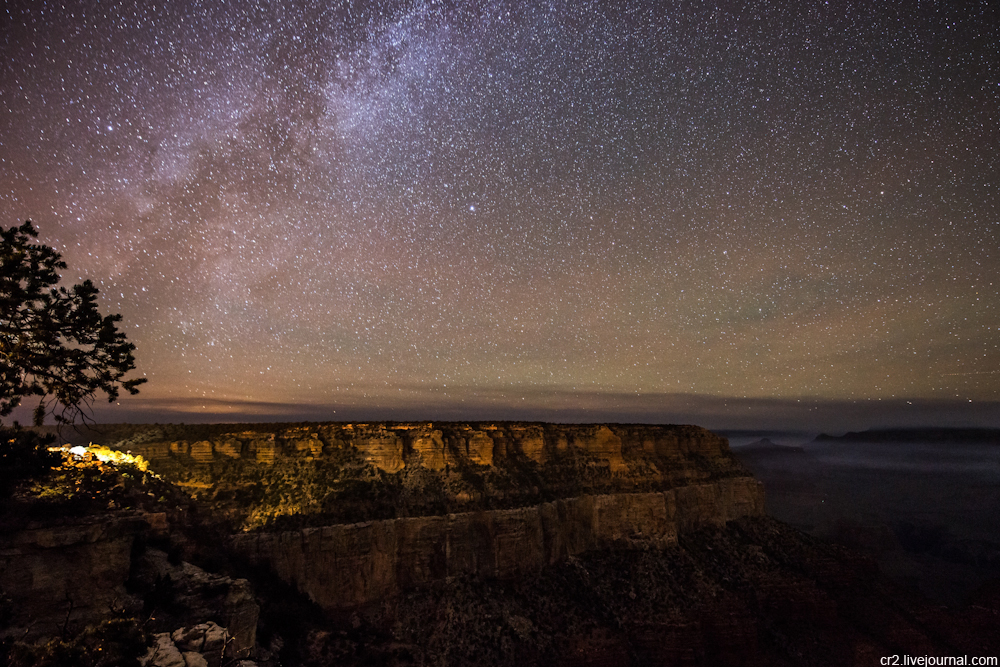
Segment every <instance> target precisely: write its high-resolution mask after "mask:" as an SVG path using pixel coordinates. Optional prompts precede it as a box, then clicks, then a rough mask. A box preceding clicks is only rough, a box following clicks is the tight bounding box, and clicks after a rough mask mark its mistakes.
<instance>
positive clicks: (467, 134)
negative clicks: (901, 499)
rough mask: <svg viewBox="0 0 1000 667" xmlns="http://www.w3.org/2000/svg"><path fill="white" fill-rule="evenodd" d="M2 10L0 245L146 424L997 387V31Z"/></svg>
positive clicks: (552, 410) (363, 11) (675, 6)
mask: <svg viewBox="0 0 1000 667" xmlns="http://www.w3.org/2000/svg"><path fill="white" fill-rule="evenodd" d="M911 4H912V6H910V5H911ZM16 5H17V3H8V4H7V9H6V10H5V13H3V14H0V21H2V24H3V29H2V34H3V37H2V42H0V49H2V50H0V54H2V63H0V65H2V70H0V174H2V183H0V214H2V215H0V223H2V224H3V225H4V226H5V227H6V226H10V225H14V224H17V223H19V222H20V221H22V220H24V219H27V218H30V219H31V220H33V221H34V222H35V224H36V226H37V227H38V228H39V230H40V232H41V238H42V240H43V241H44V242H46V243H49V244H51V245H53V246H55V247H56V248H57V249H59V250H60V251H61V252H62V253H63V255H64V258H65V260H66V261H67V263H68V264H69V270H68V271H67V273H66V278H67V279H68V280H79V279H82V278H83V277H90V278H92V279H93V280H94V281H95V283H97V285H98V287H99V288H100V289H101V294H102V305H103V307H104V308H105V309H106V310H108V311H111V312H120V313H121V314H122V315H123V317H124V319H123V326H124V328H125V330H126V332H127V333H128V335H129V338H130V340H132V341H133V342H134V343H135V344H136V346H137V366H138V369H139V371H140V372H141V373H144V374H145V375H146V377H148V378H149V383H148V384H147V385H144V387H143V391H142V397H143V398H144V400H145V401H146V403H143V405H145V406H146V407H147V408H149V409H153V408H150V406H154V407H155V406H157V405H159V406H162V407H164V409H166V408H167V407H169V406H173V408H177V409H182V410H184V411H188V412H189V413H199V412H200V413H203V416H204V415H208V416H214V417H218V416H219V415H227V414H238V415H240V416H245V415H247V414H252V413H254V412H255V411H264V412H268V411H270V412H269V414H270V413H274V412H275V411H277V412H281V411H282V410H285V411H286V412H289V411H290V412H289V413H294V411H295V409H297V408H296V407H294V406H297V407H298V408H302V409H304V408H305V407H309V409H311V410H314V411H315V414H320V413H322V414H324V415H329V417H330V418H337V415H345V414H361V413H364V414H368V415H371V417H372V418H378V417H381V418H392V417H394V416H398V415H402V414H404V413H405V414H411V413H412V414H418V413H421V411H423V413H421V414H426V415H427V417H428V418H435V416H436V415H452V416H454V415H458V416H464V417H467V418H474V417H477V416H478V417H482V418H496V417H498V416H516V415H518V414H521V413H519V412H518V411H519V410H520V411H522V412H524V411H525V410H527V412H524V414H529V413H530V411H531V410H536V411H539V410H540V411H541V412H537V414H541V415H542V416H549V417H553V418H558V417H559V416H560V414H563V413H562V412H560V411H565V410H572V409H576V408H581V407H585V406H600V405H605V406H607V405H614V406H617V408H616V409H620V411H621V414H624V415H628V414H636V413H643V414H646V413H648V415H650V416H651V418H652V417H655V413H656V410H657V408H656V405H658V401H664V402H669V401H670V400H673V399H670V397H671V396H674V397H675V398H676V396H678V395H680V396H687V397H689V398H690V397H691V396H695V397H699V396H700V397H707V398H713V400H715V399H719V400H721V399H727V400H728V399H732V400H735V401H740V400H744V399H748V400H771V399H774V400H807V401H811V400H820V401H822V400H832V401H858V400H861V401H870V400H886V401H891V400H897V401H904V400H911V399H912V400H917V401H921V400H924V401H927V400H936V401H954V402H958V401H961V402H968V401H973V402H976V401H980V402H981V401H996V400H997V398H998V396H1000V391H998V390H1000V347H998V345H1000V335H998V328H1000V308H998V306H1000V298H998V296H997V291H998V287H1000V239H998V236H1000V209H998V205H997V204H998V202H997V191H998V189H997V186H998V181H1000V177H998V173H1000V172H998V166H1000V165H998V160H997V146H1000V132H998V127H1000V55H998V53H1000V30H998V27H997V26H998V21H997V15H996V10H995V9H991V8H990V7H989V3H986V2H982V3H938V4H935V3H871V2H864V3H860V2H858V3H855V2H831V3H812V2H809V3H806V2H788V3H775V2H766V3H758V4H753V3H721V2H716V3H700V2H691V3H682V2H674V3H672V2H642V3H638V2H635V3H612V2H570V1H569V0H565V1H553V2H546V3H541V2H529V3H522V2H418V3H389V2H386V3H377V2H361V3H327V2H317V3H314V4H295V5H292V4H283V5H281V6H278V5H264V4H259V5H258V4H252V3H224V2H202V3H173V2H171V3H152V2H149V3H139V6H138V8H137V7H135V6H134V5H133V4H117V5H106V4H105V3H101V4H99V5H98V4H96V3H85V4H80V5H76V4H73V3H66V4H64V5H59V4H50V5H49V6H48V7H46V6H44V5H43V3H30V4H28V5H25V7H24V8H23V9H21V8H18V7H17V6H16ZM956 5H961V6H956ZM133 405H135V404H133ZM178 406H180V407H178ZM254 406H256V407H254ZM281 406H290V407H284V408H283V407H281ZM630 406H631V408H630ZM126 408H127V406H124V407H123V408H122V409H123V410H125V409H126ZM633 408H634V410H633ZM334 410H336V411H337V412H336V413H334ZM546 410H547V411H548V412H545V411H546ZM630 410H631V412H630ZM352 411H353V412H352ZM407 411H408V412H407ZM643 411H645V412H643ZM612 412H613V410H612ZM531 414H536V413H531ZM567 414H568V413H567ZM112 418H114V417H112ZM117 418H118V419H121V418H123V417H122V415H118V417H117Z"/></svg>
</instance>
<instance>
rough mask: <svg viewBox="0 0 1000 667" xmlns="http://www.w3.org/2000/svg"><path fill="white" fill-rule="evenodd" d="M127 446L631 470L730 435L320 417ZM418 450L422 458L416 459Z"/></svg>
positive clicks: (207, 454) (259, 456)
mask: <svg viewBox="0 0 1000 667" xmlns="http://www.w3.org/2000/svg"><path fill="white" fill-rule="evenodd" d="M127 446H128V448H129V449H130V450H131V451H132V452H133V453H137V454H141V455H142V456H144V457H145V458H147V459H149V460H150V461H152V462H154V463H157V462H162V461H165V460H169V459H177V460H179V461H184V460H186V461H188V462H190V463H194V464H202V465H208V464H212V463H219V462H224V461H226V460H229V459H243V460H244V461H248V462H255V463H260V464H264V465H271V464H274V463H276V462H279V461H281V460H282V459H286V458H290V457H291V458H294V457H299V458H304V459H317V458H321V457H323V456H324V455H330V454H331V453H334V452H337V451H342V450H352V451H355V452H358V453H359V454H360V455H361V456H362V457H363V458H364V460H365V461H367V462H369V463H371V464H372V465H374V466H375V467H377V468H379V469H380V470H383V471H385V472H388V473H395V472H399V471H400V470H402V469H403V468H404V467H406V466H407V465H411V466H412V465H420V466H422V467H424V468H427V469H429V470H436V471H441V470H445V469H447V468H449V467H450V466H455V465H461V464H474V465H485V466H493V465H499V464H502V462H503V461H505V460H509V459H513V458H518V457H523V458H525V459H527V460H530V461H534V462H535V463H538V464H546V463H549V462H552V461H558V460H559V459H561V458H566V457H567V456H574V455H575V456H585V457H590V458H592V459H593V460H594V461H595V462H600V463H602V464H604V465H606V466H607V467H608V468H609V469H610V471H611V472H612V473H625V472H628V471H629V465H628V460H627V459H629V458H632V459H643V458H648V457H655V458H665V459H673V460H675V461H676V460H680V459H685V458H690V457H691V456H701V457H707V458H718V457H725V458H728V457H729V446H728V443H727V441H726V439H725V438H723V437H721V436H718V435H715V434H714V433H711V432H710V431H707V430H705V429H702V428H700V427H697V426H648V425H641V424H640V425H619V424H611V425H605V424H593V425H575V424H574V425H570V424H525V423H475V424H470V423H440V424H434V423H416V424H390V423H374V424H316V425H312V426H302V427H292V428H279V429H275V430H274V431H271V432H267V431H241V432H234V433H225V434H221V435H219V436H218V437H216V438H213V439H202V440H193V441H189V440H173V441H169V440H168V441H151V442H150V441H146V442H129V443H127ZM414 456H416V457H419V458H418V459H417V460H416V461H414V460H413V459H414ZM679 467H680V468H683V467H684V466H679ZM664 472H667V471H664Z"/></svg>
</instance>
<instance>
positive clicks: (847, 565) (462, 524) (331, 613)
mask: <svg viewBox="0 0 1000 667" xmlns="http://www.w3.org/2000/svg"><path fill="white" fill-rule="evenodd" d="M89 436H90V437H87V435H84V436H82V437H86V439H87V440H93V441H98V440H100V441H102V442H103V444H105V445H110V446H111V448H110V449H100V448H91V449H90V450H89V451H88V452H87V453H85V454H82V455H73V454H71V453H70V452H69V451H68V450H67V451H65V452H63V454H62V456H63V461H64V463H63V465H62V466H61V467H59V468H57V469H56V470H54V471H53V472H52V473H51V474H50V475H49V476H47V477H46V478H44V479H39V480H35V481H33V482H31V483H26V484H24V485H22V486H21V487H19V488H18V490H17V491H16V493H15V494H14V495H13V496H12V497H11V498H9V499H7V500H6V501H4V505H3V508H2V510H3V511H2V512H0V540H2V542H0V543H2V545H3V547H2V549H0V588H2V589H3V590H0V637H6V639H5V640H4V641H3V643H2V645H0V651H3V652H4V654H5V656H6V658H5V659H7V660H9V661H12V664H15V665H29V664H30V665H42V664H45V665H57V664H59V665H62V664H66V665H77V664H79V665H97V664H103V665H108V664H123V665H124V664H136V662H135V659H134V658H127V659H126V658H121V659H120V660H119V659H117V658H115V659H112V660H109V659H108V657H109V656H111V655H112V654H114V655H119V656H121V655H126V654H128V650H131V651H132V653H136V651H139V649H141V651H139V652H140V653H142V652H145V651H147V650H149V654H148V656H147V658H146V661H147V664H148V665H149V666H151V667H167V666H168V665H169V666H170V667H181V665H187V666H190V665H200V664H206V665H209V666H210V667H217V666H220V665H237V664H240V665H242V667H250V665H253V664H256V665H261V666H263V665H316V666H319V665H442V666H443V665H533V664H553V665H636V666H639V665H838V666H839V665H869V664H870V665H878V664H883V663H882V660H883V659H884V658H889V657H890V656H900V658H899V660H900V664H902V656H903V655H908V656H959V655H968V656H995V655H997V654H998V653H1000V587H997V586H991V585H990V582H989V580H988V578H983V580H982V581H980V582H979V583H980V585H978V586H976V587H975V590H970V591H968V592H967V594H965V596H964V599H963V602H962V604H953V605H949V606H944V605H942V604H941V603H940V601H932V600H929V599H928V598H927V597H926V596H924V595H923V594H922V593H921V592H920V591H919V590H918V589H917V587H915V586H910V585H907V582H906V581H905V580H903V581H902V583H900V580H899V578H898V577H897V578H896V579H893V578H890V577H887V576H886V575H885V574H883V572H882V571H881V570H880V568H879V565H878V562H879V557H880V554H879V553H873V552H870V551H868V552H866V551H865V550H864V549H857V548H854V549H852V548H848V547H846V546H844V545H843V544H838V543H835V542H832V541H830V540H827V539H820V538H819V537H816V536H813V535H809V534H806V533H805V532H802V530H800V529H799V528H796V527H794V526H792V525H789V524H788V523H782V522H781V521H778V520H776V519H774V518H771V517H769V516H766V515H765V514H764V512H763V509H764V497H763V495H762V494H761V492H760V486H759V484H758V483H757V482H756V481H755V480H754V479H753V478H752V477H751V476H750V474H749V472H748V471H747V468H745V467H744V465H743V464H742V463H741V462H740V460H739V459H738V458H736V457H734V456H733V454H732V452H731V451H730V449H729V447H728V444H727V443H726V441H725V440H724V439H722V438H720V437H718V436H716V435H714V434H712V433H709V432H707V431H705V430H703V429H699V428H697V427H691V426H682V427H674V426H662V427H659V426H641V425H617V424H610V425H579V426H569V425H550V424H513V423H500V424H492V423H490V424H487V423H482V424H429V423H418V424H322V425H321V424H295V425H282V424H278V425H215V426H207V427H206V426H199V427H182V426H155V427H134V426H128V427H126V426H119V427H106V428H105V429H104V430H103V431H101V432H97V433H92V434H89ZM824 446H827V445H824ZM757 449H758V450H761V451H762V452H763V453H762V454H761V457H765V458H766V457H771V463H768V465H765V466H761V465H760V458H761V457H758V460H756V461H752V462H751V465H752V466H755V467H758V468H760V469H761V470H763V471H764V473H765V474H764V478H765V482H766V483H772V484H773V481H774V479H775V478H776V475H778V473H775V471H776V470H778V471H780V470H784V469H785V468H783V467H782V466H786V467H787V462H784V463H782V462H781V461H783V460H784V457H786V456H787V455H790V452H786V451H779V452H777V453H775V452H769V451H767V450H769V449H771V447H770V446H768V445H767V444H766V443H765V444H764V445H760V446H758V447H757ZM804 449H805V448H803V450H802V451H799V452H797V453H795V454H793V455H804ZM117 450H122V453H119V454H115V453H114V451H117ZM125 451H128V452H131V453H132V454H142V455H143V458H140V459H136V458H134V457H130V456H126V455H125V454H124V452H125ZM775 456H776V457H777V458H774V457H775ZM751 458H752V457H751ZM748 460H750V459H748ZM775 461H777V463H776V462H775ZM796 465H798V464H796ZM788 470H789V471H790V472H789V473H788V475H786V476H785V478H784V479H785V481H786V484H792V485H793V486H791V487H788V488H791V489H792V490H793V491H795V489H796V488H799V487H794V484H793V483H794V481H795V475H794V473H792V472H791V470H792V469H791V468H788ZM778 477H779V478H780V475H778ZM803 479H804V480H805V481H804V483H805V484H823V483H826V482H824V481H823V480H822V479H818V480H813V481H811V482H810V481H809V479H808V478H803ZM769 480H770V481H769ZM781 488H783V487H781V485H780V484H779V485H778V489H779V490H780V489H781ZM809 488H815V487H809ZM821 488H826V487H821ZM786 490H787V489H786ZM779 493H780V491H779ZM779 498H780V496H779ZM821 500H822V498H821ZM767 502H768V503H769V507H773V506H774V500H773V499H772V498H769V499H768V500H767ZM806 509H808V508H806ZM799 510H802V507H799ZM788 514H789V515H790V516H791V518H792V519H794V520H796V521H800V520H801V519H802V517H803V516H807V515H808V513H807V514H805V515H803V514H801V513H799V514H795V513H794V512H789V513H788ZM800 527H801V528H805V529H807V530H808V529H811V528H813V529H814V528H815V526H809V525H804V526H800ZM841 541H842V542H843V540H841ZM862 546H863V545H862ZM109 619H112V621H111V623H112V624H111V625H109ZM102 623H103V624H102ZM115 624H117V625H115ZM88 627H89V628H90V629H89V630H87V629H86V628H88ZM126 635H127V636H128V637H129V638H130V639H129V641H130V642H132V644H131V645H127V646H125V648H122V646H123V644H122V641H118V643H117V644H114V645H112V644H113V642H112V639H113V638H114V637H123V636H126ZM129 646H131V648H129ZM136 646H138V647H139V649H137V648H135V647H136ZM147 646H153V648H152V649H147V648H146V647H147ZM126 649H128V650H126ZM60 655H61V656H63V657H62V658H59V659H62V660H63V662H59V659H57V657H58V656H60ZM53 656H56V657H53ZM67 656H68V657H67ZM116 660H117V661H116ZM129 660H131V662H130V661H129ZM200 660H204V663H202V662H199V661H200ZM178 661H180V662H178Z"/></svg>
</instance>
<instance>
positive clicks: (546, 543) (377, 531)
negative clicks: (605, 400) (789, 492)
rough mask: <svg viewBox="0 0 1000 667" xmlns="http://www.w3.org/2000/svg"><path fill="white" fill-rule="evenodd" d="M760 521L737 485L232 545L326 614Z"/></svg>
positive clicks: (759, 502) (759, 497) (754, 489)
mask: <svg viewBox="0 0 1000 667" xmlns="http://www.w3.org/2000/svg"><path fill="white" fill-rule="evenodd" d="M762 514H763V494H762V492H761V488H760V485H759V484H758V483H757V482H756V481H754V480H753V479H751V478H746V477H737V478H731V479H724V480H719V481H718V482H715V483H712V484H699V485H692V486H687V487H683V488H678V489H671V490H669V491H665V492H662V493H623V494H615V495H599V496H583V497H579V498H567V499H561V500H557V501H554V502H549V503H543V504H541V505H537V506H535V507H523V508H518V509H512V510H497V511H485V512H468V513H461V514H448V515H447V516H431V517H408V518H399V519H391V520H386V521H370V522H365V523H359V524H351V525H337V526H325V527H320V528H306V529H303V530H300V531H289V532H281V533H249V534H242V535H236V536H233V537H232V540H231V541H232V545H233V547H234V548H235V550H236V551H237V552H239V553H242V554H245V555H246V556H247V557H249V559H250V560H251V562H253V563H255V564H267V565H268V566H270V568H272V569H273V570H274V572H275V573H276V574H278V576H280V577H281V578H282V579H284V580H285V581H287V582H289V583H291V584H293V585H295V586H296V587H297V588H298V589H299V591H301V592H302V593H305V594H306V595H308V596H309V597H310V598H311V599H312V600H313V601H314V602H316V603H317V604H319V605H320V606H322V607H324V608H326V609H337V608H347V607H351V606H355V605H360V604H365V603H368V602H373V601H376V600H378V599H380V598H384V597H387V596H389V595H392V594H394V593H396V592H397V591H399V590H401V589H406V588H409V587H412V586H416V585H420V584H429V583H434V582H437V581H443V580H446V579H448V578H450V577H455V576H461V575H476V576H483V577H504V578H507V577H518V576H524V575H530V574H533V573H537V572H538V571H540V570H541V568H542V567H543V566H545V565H548V564H552V563H556V562H558V561H560V560H562V559H565V558H566V557H568V556H573V555H576V554H579V553H582V552H584V551H588V550H591V549H596V548H600V547H603V546H608V545H610V544H612V543H613V542H615V541H617V540H628V539H642V540H649V541H654V542H661V543H674V542H676V540H677V532H678V530H685V529H691V528H697V527H702V526H706V525H724V524H725V523H726V522H727V521H729V520H732V519H736V518H740V517H744V516H759V515H762Z"/></svg>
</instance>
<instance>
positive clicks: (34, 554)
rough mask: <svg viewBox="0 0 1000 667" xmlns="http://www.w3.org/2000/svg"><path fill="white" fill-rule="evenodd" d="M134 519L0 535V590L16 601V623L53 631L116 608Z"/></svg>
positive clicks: (139, 523) (136, 528)
mask: <svg viewBox="0 0 1000 667" xmlns="http://www.w3.org/2000/svg"><path fill="white" fill-rule="evenodd" d="M146 527H147V524H146V522H145V521H143V520H142V519H139V518H126V519H111V520H108V519H106V518H102V519H92V520H90V521H80V522H77V523H74V524H71V525H54V526H52V525H50V526H42V527H34V528H29V529H27V530H21V531H18V532H14V533H8V534H4V535H0V539H2V545H0V590H2V591H3V592H4V593H5V594H6V595H8V596H10V598H11V599H12V600H14V601H15V602H16V603H18V607H19V609H18V611H19V614H18V618H17V619H15V620H17V621H21V620H23V621H25V622H26V623H30V627H31V630H32V632H33V633H35V634H41V635H58V634H59V632H60V631H61V630H62V629H63V627H64V626H67V625H84V624H88V623H94V622H96V621H98V620H100V619H101V618H103V617H104V616H106V615H107V614H108V611H109V609H111V608H112V607H114V606H116V605H117V606H119V607H120V606H121V604H122V601H123V600H124V599H125V598H126V591H125V580H126V579H128V575H129V570H130V567H131V557H130V554H131V549H132V542H133V540H134V539H135V537H136V535H137V534H139V533H140V532H142V531H143V530H145V529H146Z"/></svg>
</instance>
